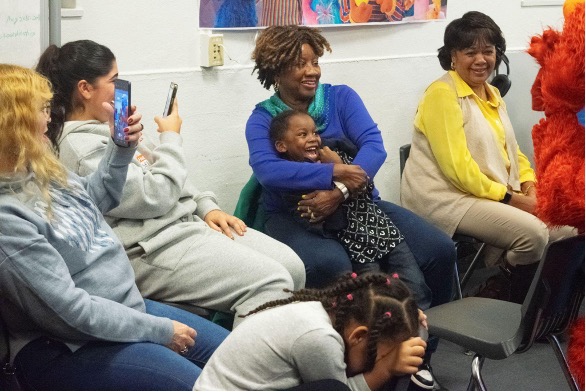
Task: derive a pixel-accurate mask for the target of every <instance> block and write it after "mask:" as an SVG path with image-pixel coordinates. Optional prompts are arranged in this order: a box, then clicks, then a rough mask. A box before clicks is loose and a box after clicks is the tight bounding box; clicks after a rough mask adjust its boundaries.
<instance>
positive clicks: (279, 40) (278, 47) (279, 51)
mask: <svg viewBox="0 0 586 392" xmlns="http://www.w3.org/2000/svg"><path fill="white" fill-rule="evenodd" d="M303 44H308V45H309V46H311V48H312V49H313V51H314V52H315V54H316V55H317V56H318V57H321V56H323V54H324V49H325V50H328V51H329V52H331V51H332V49H331V48H330V43H329V42H328V41H327V40H326V39H325V38H324V36H323V35H321V34H320V32H319V30H317V29H314V28H311V27H306V26H297V25H287V26H269V27H267V28H266V29H264V30H263V31H261V32H260V34H259V35H258V38H257V39H256V46H255V48H254V51H253V52H252V59H253V60H254V61H255V66H254V69H253V70H252V72H254V71H256V70H258V80H260V82H261V84H262V85H263V87H264V88H266V89H267V90H268V89H269V88H270V87H271V86H272V85H273V84H275V76H278V75H279V74H280V73H281V72H282V71H284V70H286V69H289V68H291V67H293V66H294V65H295V64H297V61H298V60H299V57H300V56H301V47H302V46H303Z"/></svg>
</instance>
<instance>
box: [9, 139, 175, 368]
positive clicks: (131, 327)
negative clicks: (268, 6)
mask: <svg viewBox="0 0 586 392" xmlns="http://www.w3.org/2000/svg"><path fill="white" fill-rule="evenodd" d="M104 149H105V150H106V151H105V154H104V157H103V159H102V160H101V161H100V162H99V164H98V168H97V170H96V171H95V172H94V173H93V174H92V175H91V176H88V177H87V178H79V177H78V176H76V175H74V174H70V176H69V184H70V187H68V188H62V187H60V186H57V185H55V186H52V187H51V189H50V195H51V200H52V202H51V210H50V211H51V212H50V214H51V215H50V217H49V212H48V211H49V210H48V206H47V204H46V203H45V202H44V200H43V199H42V198H41V197H40V189H39V188H38V186H37V185H36V182H35V181H34V174H32V173H28V174H23V175H21V176H14V175H11V176H8V177H0V314H1V315H2V318H3V320H4V321H5V322H6V324H7V327H8V330H9V331H10V337H11V339H10V344H11V354H12V358H11V359H13V358H14V356H15V355H16V354H17V353H18V351H19V350H20V349H21V348H22V347H24V345H26V344H27V343H28V342H29V341H31V340H33V339H36V338H38V337H40V336H49V337H51V338H54V339H57V340H61V341H63V342H65V343H66V344H68V346H69V347H70V348H71V349H73V350H75V349H76V348H79V347H80V346H81V345H82V344H83V343H84V342H87V341H90V340H107V341H113V342H140V341H150V342H154V343H159V344H167V343H169V342H170V341H171V338H172V336H173V325H172V322H171V320H169V319H166V318H160V317H154V316H151V315H148V314H146V313H145V305H144V302H143V299H142V297H141V295H140V293H139V291H138V289H137V287H136V285H135V283H134V273H133V271H132V268H131V266H130V263H129V261H128V257H127V256H126V253H125V252H124V249H123V248H122V246H121V244H120V242H119V241H118V240H117V239H116V237H115V235H114V233H113V232H112V230H111V229H110V227H109V226H108V225H107V223H106V221H105V220H104V218H103V216H102V213H103V212H107V211H109V210H111V209H112V208H114V207H116V205H118V202H119V200H120V195H121V190H122V187H123V186H124V181H125V177H126V167H127V166H128V162H129V161H130V159H131V157H132V155H133V154H134V149H132V148H128V149H127V148H118V147H116V146H114V144H113V143H105V145H104Z"/></svg>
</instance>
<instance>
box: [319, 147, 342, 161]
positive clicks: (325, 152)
mask: <svg viewBox="0 0 586 392" xmlns="http://www.w3.org/2000/svg"><path fill="white" fill-rule="evenodd" d="M319 160H320V162H321V163H344V162H342V158H340V156H339V155H338V154H337V153H336V152H335V151H332V149H331V148H329V147H327V146H326V147H324V148H320V149H319Z"/></svg>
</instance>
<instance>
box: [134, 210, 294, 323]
mask: <svg viewBox="0 0 586 392" xmlns="http://www.w3.org/2000/svg"><path fill="white" fill-rule="evenodd" d="M176 230H180V231H181V235H179V236H176V237H175V238H180V239H179V240H178V241H176V242H173V243H170V244H169V245H168V246H165V247H163V248H159V249H156V250H155V251H153V252H151V253H150V254H147V253H145V251H144V250H143V248H141V247H140V246H137V247H134V248H132V249H129V250H128V252H127V253H128V256H129V258H130V262H131V264H132V267H133V268H134V271H135V274H136V283H137V286H138V288H139V289H140V291H141V293H142V295H143V296H144V297H146V298H150V299H153V300H161V301H169V302H187V303H191V304H193V305H196V306H200V307H204V308H209V309H214V310H219V311H222V312H228V313H234V314H235V317H234V327H235V326H236V325H237V324H238V323H239V322H241V321H242V318H239V317H238V316H239V315H244V314H246V313H248V312H249V311H251V310H253V309H255V308H256V307H258V306H260V305H262V304H264V303H265V302H268V301H272V300H275V299H281V298H286V297H288V296H289V294H287V293H285V292H284V291H283V289H285V288H286V289H289V290H298V289H300V288H303V287H304V286H305V267H304V265H303V262H302V261H301V259H300V258H299V257H298V256H297V254H296V253H295V252H294V251H293V250H292V249H291V248H289V247H288V246H286V245H285V244H283V243H281V242H279V241H276V240H274V239H272V238H270V237H269V236H267V235H265V234H263V233H260V232H258V231H256V230H253V229H251V228H248V229H247V231H246V233H245V234H244V236H239V235H238V234H236V233H234V238H235V239H234V240H231V239H230V238H228V237H226V236H225V235H223V234H221V233H219V232H216V231H215V230H212V229H210V228H209V227H208V226H207V225H206V224H205V223H204V222H201V221H200V222H182V223H178V224H176V225H173V231H176Z"/></svg>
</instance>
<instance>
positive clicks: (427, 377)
mask: <svg viewBox="0 0 586 392" xmlns="http://www.w3.org/2000/svg"><path fill="white" fill-rule="evenodd" d="M411 381H412V382H413V383H414V384H415V385H417V386H418V387H420V388H422V389H424V390H429V391H432V390H433V387H434V384H435V380H434V379H433V374H432V373H431V368H430V367H429V365H428V364H426V363H424V364H423V365H421V366H420V367H419V370H418V371H417V373H415V374H413V375H412V376H411Z"/></svg>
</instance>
